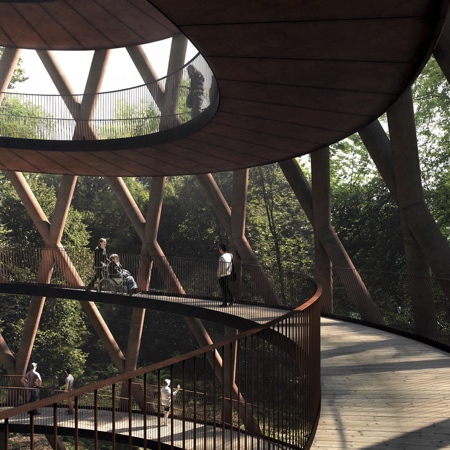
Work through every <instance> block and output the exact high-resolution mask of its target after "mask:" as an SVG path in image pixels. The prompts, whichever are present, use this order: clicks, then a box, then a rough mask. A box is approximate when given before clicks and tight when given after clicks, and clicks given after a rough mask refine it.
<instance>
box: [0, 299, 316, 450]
mask: <svg viewBox="0 0 450 450" xmlns="http://www.w3.org/2000/svg"><path fill="white" fill-rule="evenodd" d="M319 297H320V290H317V291H316V292H315V294H314V295H313V296H312V297H311V298H310V299H309V300H308V301H306V302H304V303H303V304H302V305H301V306H300V307H298V308H296V309H294V310H293V311H289V312H287V313H286V314H284V315H283V316H281V317H279V318H277V319H275V320H273V321H271V322H269V323H267V324H265V325H262V326H256V324H255V328H253V329H252V330H249V331H246V332H243V333H240V334H238V335H237V336H233V337H230V338H227V339H224V340H222V341H221V342H219V343H216V344H212V345H209V346H207V347H203V348H200V349H198V350H195V351H192V352H190V353H188V354H186V355H182V356H178V357H176V358H171V359H169V360H167V361H164V362H160V363H157V364H153V365H151V366H147V367H144V368H141V369H139V370H136V371H134V372H130V373H126V374H123V375H119V376H117V377H114V378H110V379H108V380H104V381H101V382H97V383H94V384H93V385H90V386H85V387H83V388H79V389H75V390H73V391H71V392H69V393H60V394H57V395H55V396H54V397H51V398H47V399H41V400H38V401H36V402H33V403H27V404H22V405H11V404H5V403H3V408H2V410H0V429H1V431H3V432H4V436H5V448H6V449H8V448H9V439H10V433H12V432H14V431H19V430H20V432H21V433H24V434H25V435H28V436H29V439H30V441H29V448H30V449H31V450H33V448H34V437H35V435H36V433H38V432H40V433H45V434H46V435H47V437H48V438H49V439H53V441H54V442H53V446H54V448H57V440H58V435H61V434H65V435H69V436H72V438H73V444H74V447H75V449H77V448H78V443H79V438H80V435H81V434H82V435H83V436H84V437H86V436H87V437H90V438H91V439H93V441H92V442H93V448H98V447H97V445H98V439H100V438H101V437H102V436H108V440H109V441H110V442H112V445H113V446H114V445H115V444H116V442H117V443H118V442H121V443H125V444H127V443H128V445H129V447H130V448H132V445H139V446H141V447H143V448H154V443H155V442H156V443H157V445H158V446H159V445H168V446H171V447H172V448H188V447H189V448H196V449H206V448H208V449H216V448H252V449H253V448H261V449H266V448H267V449H269V448H291V449H308V448H309V447H310V446H311V443H312V439H313V436H314V433H315V429H316V426H317V421H318V418H319V412H320V305H319V302H318V299H319ZM301 302H302V299H299V303H301ZM165 378H170V379H171V380H172V386H173V387H175V386H176V385H177V384H180V385H181V390H180V392H178V393H177V394H176V395H175V394H174V391H172V394H171V399H172V406H173V408H171V411H170V413H169V414H170V417H169V420H168V425H167V426H164V418H163V414H164V407H163V406H162V404H161V396H160V394H159V393H160V391H161V388H162V386H163V385H162V380H163V379H165ZM6 389H8V390H9V389H10V388H6V387H5V390H6ZM17 392H19V394H20V393H22V394H23V390H22V389H21V388H17ZM130 393H131V395H130ZM11 398H15V397H14V396H11ZM17 398H19V397H17ZM20 398H22V401H23V395H22V397H20ZM69 399H73V404H74V414H73V415H72V414H67V412H66V411H67V408H68V404H67V402H68V400H69ZM11 406H14V407H11ZM33 410H36V411H37V412H38V413H39V415H35V414H33V413H30V412H32V411H33ZM150 441H152V442H153V443H150ZM158 448H159V447H158Z"/></svg>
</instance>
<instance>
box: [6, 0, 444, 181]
mask: <svg viewBox="0 0 450 450" xmlns="http://www.w3.org/2000/svg"><path fill="white" fill-rule="evenodd" d="M446 10H447V1H444V0H442V1H438V0H376V1H375V0H372V1H369V0H367V1H361V0H314V1H313V0H305V1H298V0H285V1H282V2H280V1H279V0H259V1H258V2H256V1H249V0H248V1H244V0H239V1H238V0H229V1H217V2H211V1H210V0H191V1H190V2H186V1H185V0H152V1H151V2H146V1H143V0H132V1H124V0H111V1H107V0H95V1H87V0H72V1H62V0H55V1H53V2H52V1H48V2H36V3H32V4H30V3H13V2H0V45H3V46H17V47H22V48H39V49H63V48H64V49H80V48H82V49H102V48H106V47H111V48H112V47H123V46H129V45H138V44H142V43H144V41H146V42H150V41H154V40H157V39H163V38H167V37H169V35H173V34H176V33H178V32H179V30H181V32H182V33H184V34H185V35H186V36H187V37H188V39H189V40H190V41H191V42H192V43H193V44H194V45H195V46H196V47H197V48H198V49H199V51H200V52H201V53H202V54H203V55H204V56H205V58H206V60H207V61H208V63H209V65H210V66H211V68H212V70H213V72H214V74H215V77H216V79H217V81H218V84H219V89H220V104H219V106H218V109H217V112H216V114H215V115H214V116H213V117H212V118H211V120H210V121H209V122H208V123H206V124H204V123H203V122H199V126H198V127H197V128H196V129H195V127H194V128H192V127H191V129H189V133H182V134H179V135H178V134H177V133H176V132H174V133H172V134H170V140H168V139H167V135H166V136H165V137H164V140H162V139H159V138H158V136H155V135H153V136H151V137H148V138H144V139H139V140H130V141H128V142H127V141H126V140H121V142H120V143H118V144H117V145H115V144H111V145H109V144H107V143H104V142H103V143H101V141H78V142H69V143H45V142H39V141H27V144H26V145H25V148H24V145H23V143H21V144H20V145H18V144H17V142H14V140H11V139H10V140H7V139H1V138H0V169H3V170H17V171H25V172H45V173H62V174H77V175H103V176H161V175H183V174H196V173H207V172H217V171H224V170H235V169H241V168H246V167H251V166H256V165H261V164H267V163H271V162H275V161H280V160H286V159H291V158H293V157H296V156H299V155H302V154H306V153H310V152H312V151H315V150H318V149H320V148H322V147H324V146H327V145H329V144H332V143H335V142H337V141H339V140H341V139H343V138H345V137H347V136H349V135H350V134H352V133H354V132H356V131H357V130H358V129H360V128H361V127H363V126H365V125H367V124H368V123H370V122H371V121H373V120H375V119H376V118H378V117H379V116H380V115H381V114H382V113H383V112H384V111H386V109H387V108H388V107H389V106H390V105H391V104H392V102H394V100H395V99H396V98H397V97H398V95H399V94H400V93H401V92H402V91H403V90H404V89H405V88H406V87H407V86H408V85H409V84H410V83H411V82H412V81H413V80H414V78H415V77H416V76H417V74H418V73H419V72H420V70H421V68H422V67H423V65H424V64H425V62H426V60H427V59H428V57H429V55H430V54H431V52H432V50H433V47H434V45H435V43H436V41H437V39H438V36H439V32H440V30H441V27H442V25H443V21H444V18H445V12H446ZM32 12H33V13H32ZM169 21H170V22H169ZM66 144H67V145H66ZM107 145H109V147H107ZM19 147H22V148H19ZM131 147H132V148H131Z"/></svg>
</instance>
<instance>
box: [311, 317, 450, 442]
mask: <svg viewBox="0 0 450 450" xmlns="http://www.w3.org/2000/svg"><path fill="white" fill-rule="evenodd" d="M321 354H322V356H321V361H322V363H321V364H322V368H321V370H322V407H321V415H320V422H319V426H318V429H317V433H316V437H315V440H314V443H313V445H312V447H311V448H312V449H315V450H319V449H320V450H322V449H327V450H335V449H336V450H346V449H359V450H369V449H371V450H373V449H388V450H389V449H390V450H392V449H395V450H400V449H401V450H424V449H450V413H449V412H450V355H449V354H448V353H446V352H444V351H441V350H438V349H435V348H433V347H430V346H428V345H425V344H422V343H419V342H416V341H413V340H411V339H407V338H405V337H402V336H397V335H394V334H390V333H386V332H383V331H380V330H376V329H372V328H368V327H365V326H362V325H358V324H353V323H347V322H342V321H336V320H331V319H326V318H322V321H321Z"/></svg>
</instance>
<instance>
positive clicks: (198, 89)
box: [186, 64, 205, 119]
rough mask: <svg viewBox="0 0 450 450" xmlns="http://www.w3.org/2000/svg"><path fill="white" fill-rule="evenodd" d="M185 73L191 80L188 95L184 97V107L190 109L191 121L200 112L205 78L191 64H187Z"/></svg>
mask: <svg viewBox="0 0 450 450" xmlns="http://www.w3.org/2000/svg"><path fill="white" fill-rule="evenodd" d="M187 73H188V76H189V78H190V79H191V85H190V87H189V94H188V95H187V97H186V106H187V107H188V108H192V109H191V118H192V119H193V118H194V117H197V116H198V115H199V114H200V113H201V112H202V104H203V90H204V83H205V77H204V76H203V75H202V74H201V72H200V71H199V70H198V69H197V68H196V67H194V66H193V65H192V64H189V66H188V68H187Z"/></svg>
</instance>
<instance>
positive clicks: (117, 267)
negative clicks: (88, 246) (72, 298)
mask: <svg viewBox="0 0 450 450" xmlns="http://www.w3.org/2000/svg"><path fill="white" fill-rule="evenodd" d="M105 268H107V272H108V276H109V277H111V278H121V279H122V280H123V284H124V286H125V287H126V288H127V290H128V292H129V293H130V294H134V293H136V292H138V285H137V283H136V281H135V280H134V278H133V276H132V275H131V273H130V272H129V271H128V270H126V269H124V268H123V266H122V264H121V263H120V258H119V255H118V254H117V253H112V254H111V255H110V256H109V258H108V253H107V251H106V239H105V238H100V239H99V241H98V245H97V247H95V250H94V277H93V278H92V280H91V281H90V282H89V284H88V285H87V286H86V290H87V291H90V290H91V289H92V288H93V287H94V285H95V282H96V281H97V280H100V279H101V278H103V271H104V270H105Z"/></svg>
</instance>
